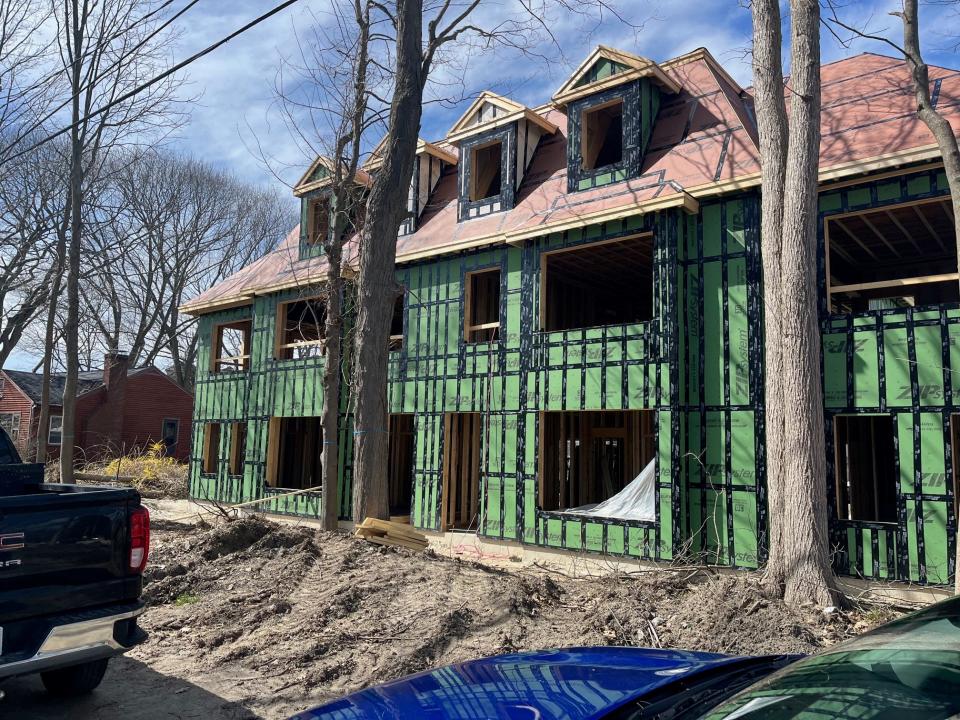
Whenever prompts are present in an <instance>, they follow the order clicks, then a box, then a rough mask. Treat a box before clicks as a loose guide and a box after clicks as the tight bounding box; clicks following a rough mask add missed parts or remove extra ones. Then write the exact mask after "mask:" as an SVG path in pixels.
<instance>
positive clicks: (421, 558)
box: [134, 518, 851, 717]
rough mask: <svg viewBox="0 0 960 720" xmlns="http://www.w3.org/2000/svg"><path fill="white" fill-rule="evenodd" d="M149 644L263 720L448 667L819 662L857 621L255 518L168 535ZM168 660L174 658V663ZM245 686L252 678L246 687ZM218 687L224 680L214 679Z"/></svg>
mask: <svg viewBox="0 0 960 720" xmlns="http://www.w3.org/2000/svg"><path fill="white" fill-rule="evenodd" d="M156 537H157V541H156V543H155V549H154V552H153V554H152V558H151V563H152V564H151V566H150V569H149V570H148V573H147V576H146V587H145V596H146V597H147V599H148V601H149V602H150V604H151V606H152V607H151V608H150V610H149V611H148V612H147V614H146V615H145V616H144V625H145V627H146V628H147V630H148V631H149V632H150V634H151V638H150V641H149V642H148V643H147V644H145V645H144V646H141V647H140V648H138V649H137V650H135V651H134V654H135V656H136V657H139V658H141V659H144V660H146V661H147V662H150V663H151V664H154V665H155V664H160V665H162V664H163V663H165V662H167V663H170V664H171V667H175V668H177V670H176V672H177V674H180V675H181V676H182V675H183V674H184V673H186V674H187V675H189V676H191V677H192V678H197V682H201V681H202V682H204V683H210V682H213V681H212V680H211V678H231V679H232V680H223V681H222V682H224V683H225V686H224V687H220V688H218V690H219V691H220V692H221V694H223V695H224V697H230V698H231V699H233V700H237V701H238V702H240V703H242V704H243V705H244V706H245V707H247V708H250V709H252V710H255V711H256V712H257V713H259V714H261V715H264V716H266V717H286V716H287V715H289V714H290V713H292V712H295V711H298V710H301V709H303V708H306V707H309V706H311V705H314V704H316V703H319V702H322V701H324V700H328V699H330V698H333V697H336V696H338V695H340V694H343V693H345V692H350V691H353V690H356V689H359V688H361V687H364V686H367V685H370V684H374V683H379V682H383V681H385V680H389V679H391V678H395V677H399V676H402V675H404V674H407V673H411V672H416V671H419V670H424V669H427V668H430V667H433V666H436V665H442V664H446V663H451V662H457V661H461V660H466V659H469V658H475V657H480V656H486V655H494V654H499V653H504V652H514V651H522V650H529V649H542V648H550V647H557V646H577V645H638V646H653V647H684V648H689V649H696V650H711V651H720V652H728V653H751V654H757V653H793V652H811V651H814V650H816V649H818V648H819V647H822V646H823V645H827V644H831V643H833V642H835V641H836V640H838V639H842V638H843V637H845V636H847V635H849V634H850V632H851V630H850V627H851V619H850V618H848V617H847V616H846V615H843V614H839V613H838V614H835V615H834V616H833V619H832V620H830V621H827V620H826V619H824V616H823V615H822V614H821V613H817V612H815V611H810V613H809V615H804V614H802V613H798V612H796V611H793V610H790V609H788V608H786V607H784V606H783V605H782V604H781V603H779V602H776V601H772V600H770V599H768V598H766V597H765V596H764V595H763V593H762V592H761V589H760V587H759V586H758V585H757V583H756V581H755V576H753V575H744V576H742V577H741V576H723V577H715V576H712V575H711V574H709V573H707V572H706V571H704V572H695V573H692V574H691V572H690V571H687V572H686V573H679V572H676V571H670V570H664V571H658V572H647V573H642V574H639V575H633V576H608V577H604V578H599V579H571V578H568V577H565V576H562V575H557V574H549V573H546V572H541V571H536V572H534V571H531V570H526V571H507V570H502V569H494V568H490V567H487V566H482V565H478V564H474V563H472V562H465V561H461V560H455V559H449V558H445V557H440V556H438V555H436V554H434V553H432V552H429V551H428V552H424V553H413V552H410V551H407V550H403V549H394V548H384V547H380V546H375V545H370V544H368V543H365V542H363V541H361V540H357V539H354V538H352V537H349V536H347V535H344V534H339V533H323V532H319V531H315V530H312V529H308V528H304V527H293V526H289V525H279V524H277V523H274V522H270V521H268V520H264V519H262V518H244V519H240V520H234V521H231V522H227V523H222V524H220V525H217V526H215V527H197V528H193V529H190V530H184V529H183V528H182V527H179V526H178V527H176V528H174V529H170V530H168V529H166V528H165V527H164V528H163V529H161V530H159V531H158V532H157V534H156ZM171 653H172V655H171ZM244 679H245V680H244ZM218 682H219V681H218Z"/></svg>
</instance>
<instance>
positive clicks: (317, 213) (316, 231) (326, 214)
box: [307, 198, 330, 245]
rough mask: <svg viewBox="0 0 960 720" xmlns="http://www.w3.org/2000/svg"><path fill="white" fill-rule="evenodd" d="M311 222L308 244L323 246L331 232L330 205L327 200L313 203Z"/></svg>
mask: <svg viewBox="0 0 960 720" xmlns="http://www.w3.org/2000/svg"><path fill="white" fill-rule="evenodd" d="M309 222H310V227H309V230H308V231H307V242H308V243H309V244H311V245H323V243H324V242H325V241H326V240H327V235H328V234H329V232H330V204H329V202H328V201H327V200H326V199H325V198H324V199H321V200H314V201H313V203H311V206H310V217H309Z"/></svg>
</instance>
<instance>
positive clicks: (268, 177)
mask: <svg viewBox="0 0 960 720" xmlns="http://www.w3.org/2000/svg"><path fill="white" fill-rule="evenodd" d="M329 1H330V0H301V2H300V3H297V4H296V5H294V6H292V7H291V8H288V9H287V10H285V11H283V12H282V13H280V14H279V15H277V16H274V17H273V18H271V19H270V20H268V21H266V22H264V23H262V24H261V25H259V26H258V27H257V28H255V29H254V30H252V31H250V32H249V33H247V34H245V35H242V36H240V37H239V38H237V39H236V40H234V41H233V42H232V43H230V44H228V45H227V46H225V47H223V48H221V49H220V50H218V51H216V52H215V53H214V54H212V55H210V56H207V57H206V58H204V59H203V60H201V61H200V62H198V63H196V64H194V65H193V66H192V67H191V68H190V69H189V76H188V77H189V80H190V82H191V86H190V88H191V90H193V91H194V92H200V93H202V97H201V98H200V100H199V101H198V102H197V103H195V104H194V106H193V109H192V113H191V122H190V124H189V125H188V126H186V127H185V128H184V129H183V130H182V131H180V132H179V134H178V135H177V136H176V137H175V138H172V139H171V141H170V142H171V143H173V145H174V146H175V147H178V148H180V149H182V150H184V151H185V152H189V153H192V154H194V155H196V156H198V157H202V158H204V159H206V160H208V161H210V162H212V163H215V164H217V165H219V166H221V167H224V168H227V169H230V170H233V171H234V172H236V173H237V174H239V175H241V176H243V177H246V178H249V179H250V180H253V181H259V182H279V181H278V180H277V179H276V178H275V177H274V174H275V173H279V174H280V175H281V177H282V178H283V179H284V180H286V181H287V182H293V181H295V180H296V177H295V176H296V174H297V170H298V169H299V168H300V167H301V164H306V163H307V162H308V160H307V158H306V154H307V153H308V151H305V150H302V149H300V148H299V147H298V145H297V143H296V142H295V141H294V139H293V138H292V137H291V135H290V133H289V131H288V130H287V129H286V127H284V125H283V124H282V122H280V120H279V116H278V113H277V111H276V107H275V106H274V105H273V102H274V94H273V83H274V80H275V77H276V72H277V67H278V65H279V58H280V56H281V54H282V53H289V52H290V51H291V49H292V47H293V45H294V42H293V38H294V32H295V31H294V28H295V27H298V26H300V27H302V26H305V25H306V24H309V23H311V22H313V21H314V19H315V18H321V19H322V18H323V13H324V9H325V7H326V6H327V3H328V2H329ZM515 2H516V0H484V3H483V5H482V6H481V11H482V13H483V14H484V15H489V16H494V15H497V14H502V13H503V12H504V9H505V8H509V7H511V6H515V5H514V3H515ZM846 2H847V6H846V8H845V12H844V17H845V19H846V20H848V21H849V20H851V19H852V20H853V21H855V22H860V23H867V24H868V25H869V27H870V28H871V30H874V31H885V32H886V33H887V34H889V35H890V36H891V37H896V36H897V34H898V33H899V31H900V27H899V21H898V20H897V19H896V18H892V17H889V16H888V15H887V13H888V12H889V11H890V10H892V9H896V7H897V6H898V5H899V2H898V1H897V0H863V1H856V0H846ZM273 4H274V0H234V1H233V2H229V3H227V2H223V0H202V1H201V2H200V3H199V4H198V5H197V6H196V7H195V8H194V9H192V10H190V11H189V12H188V14H187V16H185V17H186V18H188V19H189V20H188V22H187V23H186V27H185V29H184V33H183V35H182V37H181V39H180V42H179V45H178V48H177V55H178V57H185V56H186V55H188V54H189V53H190V52H193V51H195V50H197V49H199V48H201V47H204V46H205V45H207V44H209V43H210V42H212V41H214V40H216V39H218V37H220V36H222V35H223V34H226V33H227V32H229V31H230V30H233V29H235V28H236V27H239V26H240V25H242V24H243V23H244V22H246V21H247V20H249V19H251V18H253V17H255V16H256V15H259V14H260V13H262V12H264V11H265V10H266V9H268V8H270V7H272V6H273ZM619 5H620V7H621V8H624V9H626V11H625V15H626V17H627V19H628V20H629V21H630V22H631V23H632V24H634V25H640V26H642V27H641V29H639V30H634V28H631V27H629V26H627V25H625V24H624V23H622V22H620V21H619V20H617V19H615V18H612V17H610V18H608V19H607V20H606V21H605V22H603V23H601V24H599V25H598V26H597V27H595V28H594V29H593V32H592V33H591V32H586V31H585V29H584V27H583V23H582V22H580V21H578V20H576V19H572V18H570V17H569V16H563V15H560V14H558V15H557V16H555V17H551V18H549V25H550V28H551V31H552V32H553V33H554V35H555V36H556V38H557V40H558V41H559V43H560V45H561V46H562V47H563V49H564V55H565V58H564V59H565V60H566V63H565V64H564V63H551V64H546V63H543V62H538V61H536V60H529V59H524V58H521V57H519V56H518V55H517V54H516V53H510V52H507V51H500V52H496V53H494V54H492V55H489V54H488V55H483V56H472V57H471V56H470V55H461V56H459V57H458V58H457V60H458V65H460V66H462V68H463V72H462V77H463V79H464V87H465V92H466V94H468V95H469V94H470V93H473V94H476V93H477V92H479V91H481V90H484V89H487V88H489V89H491V90H494V91H495V92H498V93H500V94H505V95H508V96H510V97H512V98H514V99H516V100H518V101H520V102H523V103H525V104H527V105H530V106H535V105H539V104H541V103H543V102H545V101H547V100H548V99H549V98H550V96H551V95H552V94H553V92H554V90H556V88H557V87H559V86H560V84H561V83H562V82H563V81H564V79H565V78H566V77H567V76H568V75H569V73H570V72H571V70H572V69H573V67H575V66H576V65H577V64H578V63H579V62H580V61H581V60H582V59H583V58H584V57H585V56H586V55H587V54H588V53H589V52H590V50H591V49H592V48H593V47H594V46H595V45H597V44H600V43H602V44H605V45H610V46H613V47H618V48H621V49H624V50H628V51H630V52H634V53H636V54H638V55H642V56H645V57H649V58H651V59H653V60H666V59H669V58H671V57H675V56H677V55H680V54H683V53H685V52H688V51H690V50H693V49H695V48H697V47H700V46H704V47H706V48H707V49H709V50H710V51H711V52H712V53H713V55H714V56H715V57H716V58H717V59H718V60H719V61H720V62H721V63H722V64H723V65H724V66H725V67H726V68H727V70H728V72H730V73H731V74H732V75H733V76H734V77H735V78H736V79H737V80H739V81H740V82H741V83H743V84H744V85H747V84H749V83H750V67H749V57H748V56H747V55H746V50H747V48H748V47H749V45H750V32H751V31H750V13H749V10H747V9H746V8H745V7H744V5H745V3H743V2H740V1H738V0H673V1H672V2H671V1H665V0H664V1H657V0H652V1H647V0H620V2H619ZM921 13H922V14H921V27H922V29H923V30H924V32H923V38H922V41H923V45H924V49H925V52H926V54H927V61H928V62H929V63H931V64H937V63H939V64H946V65H950V66H954V67H957V66H960V60H958V58H957V55H956V52H955V50H954V49H953V47H952V43H955V42H956V39H953V40H951V38H949V37H947V36H945V35H943V34H941V33H940V30H941V29H945V28H949V27H953V28H957V31H958V32H957V34H960V17H958V16H957V14H956V13H957V11H956V9H955V8H949V7H944V6H943V5H930V6H925V7H923V8H922V10H921ZM823 42H824V47H823V59H824V62H830V61H832V60H836V59H839V58H842V57H845V56H848V55H853V54H856V53H859V52H863V51H864V50H869V51H873V52H881V53H889V52H891V49H890V48H888V47H886V46H884V45H882V44H881V43H878V42H874V41H868V40H862V41H858V42H855V43H853V45H852V46H851V47H850V48H844V47H842V46H841V45H840V44H839V43H838V42H837V41H836V40H835V39H834V38H832V37H831V36H830V35H829V34H828V33H824V38H823ZM456 92H458V93H459V92H460V91H459V89H458V90H457V91H456ZM468 104H469V98H468V99H465V100H463V101H462V102H460V103H459V104H458V105H457V106H455V107H449V106H448V104H446V105H444V104H431V105H430V106H429V107H428V108H427V109H426V110H425V112H424V118H423V128H422V130H421V135H422V136H423V137H425V138H427V139H437V138H442V137H443V136H444V134H445V133H446V131H447V129H448V128H449V127H450V126H451V125H453V123H454V122H455V121H456V120H457V118H458V117H459V116H460V114H461V113H462V112H463V110H464V109H465V108H466V106H467V105H468ZM254 142H259V143H261V144H262V145H263V146H264V147H265V148H266V149H267V150H268V151H269V152H270V153H271V154H272V155H274V156H276V157H277V158H278V160H279V162H278V163H276V164H274V166H273V167H272V168H268V167H265V166H264V164H263V163H262V162H261V161H260V160H259V159H258V158H257V157H256V155H255V153H254V152H252V151H251V150H250V149H249V148H250V146H251V145H252V144H253V143H254ZM283 165H287V166H288V167H286V168H284V167H283Z"/></svg>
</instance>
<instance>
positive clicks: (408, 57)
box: [353, 0, 424, 522]
mask: <svg viewBox="0 0 960 720" xmlns="http://www.w3.org/2000/svg"><path fill="white" fill-rule="evenodd" d="M422 11H423V3H422V0H397V15H396V29H397V61H396V75H395V84H394V94H393V101H392V103H391V106H390V121H389V130H388V133H389V134H388V140H387V144H386V147H385V148H384V160H383V165H382V166H381V168H380V170H379V171H378V172H377V175H376V178H375V180H374V183H373V187H372V188H371V190H370V197H369V199H368V201H367V213H366V218H365V222H364V228H363V232H362V239H361V243H360V268H359V277H358V283H357V299H358V312H357V325H356V341H355V349H356V351H355V357H354V368H355V373H354V391H355V401H354V423H355V427H354V438H355V441H354V464H353V519H354V521H355V522H360V521H361V520H363V519H364V518H365V517H376V518H382V519H387V518H388V517H389V514H390V500H389V488H388V481H387V453H388V448H389V435H388V431H387V427H388V419H389V418H388V415H387V360H388V357H389V355H388V353H389V339H390V318H391V313H392V310H393V303H394V300H395V299H396V295H397V281H396V276H395V274H394V264H395V261H396V256H397V231H398V229H399V227H400V222H401V220H402V217H403V214H404V213H405V212H406V198H407V194H406V192H398V188H406V187H409V186H410V180H411V177H412V175H413V161H414V157H415V155H416V147H417V135H418V133H419V131H420V114H421V106H422V95H423V83H424V77H423V72H424V66H423V63H422V57H421V31H422Z"/></svg>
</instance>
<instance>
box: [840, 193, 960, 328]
mask: <svg viewBox="0 0 960 720" xmlns="http://www.w3.org/2000/svg"><path fill="white" fill-rule="evenodd" d="M949 206H950V198H949V197H946V198H944V197H939V198H931V199H926V200H920V201H916V202H911V203H903V204H900V205H889V206H886V207H881V208H869V209H865V210H858V211H856V212H850V213H843V214H840V215H832V216H829V217H827V218H825V219H824V224H823V234H824V253H825V269H826V290H827V306H828V308H829V311H830V312H831V313H857V312H865V311H869V310H886V309H894V308H905V307H919V306H922V305H939V304H943V303H954V302H960V287H958V279H960V274H958V272H957V248H956V233H955V231H954V225H953V218H952V216H951V214H950V207H949Z"/></svg>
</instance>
